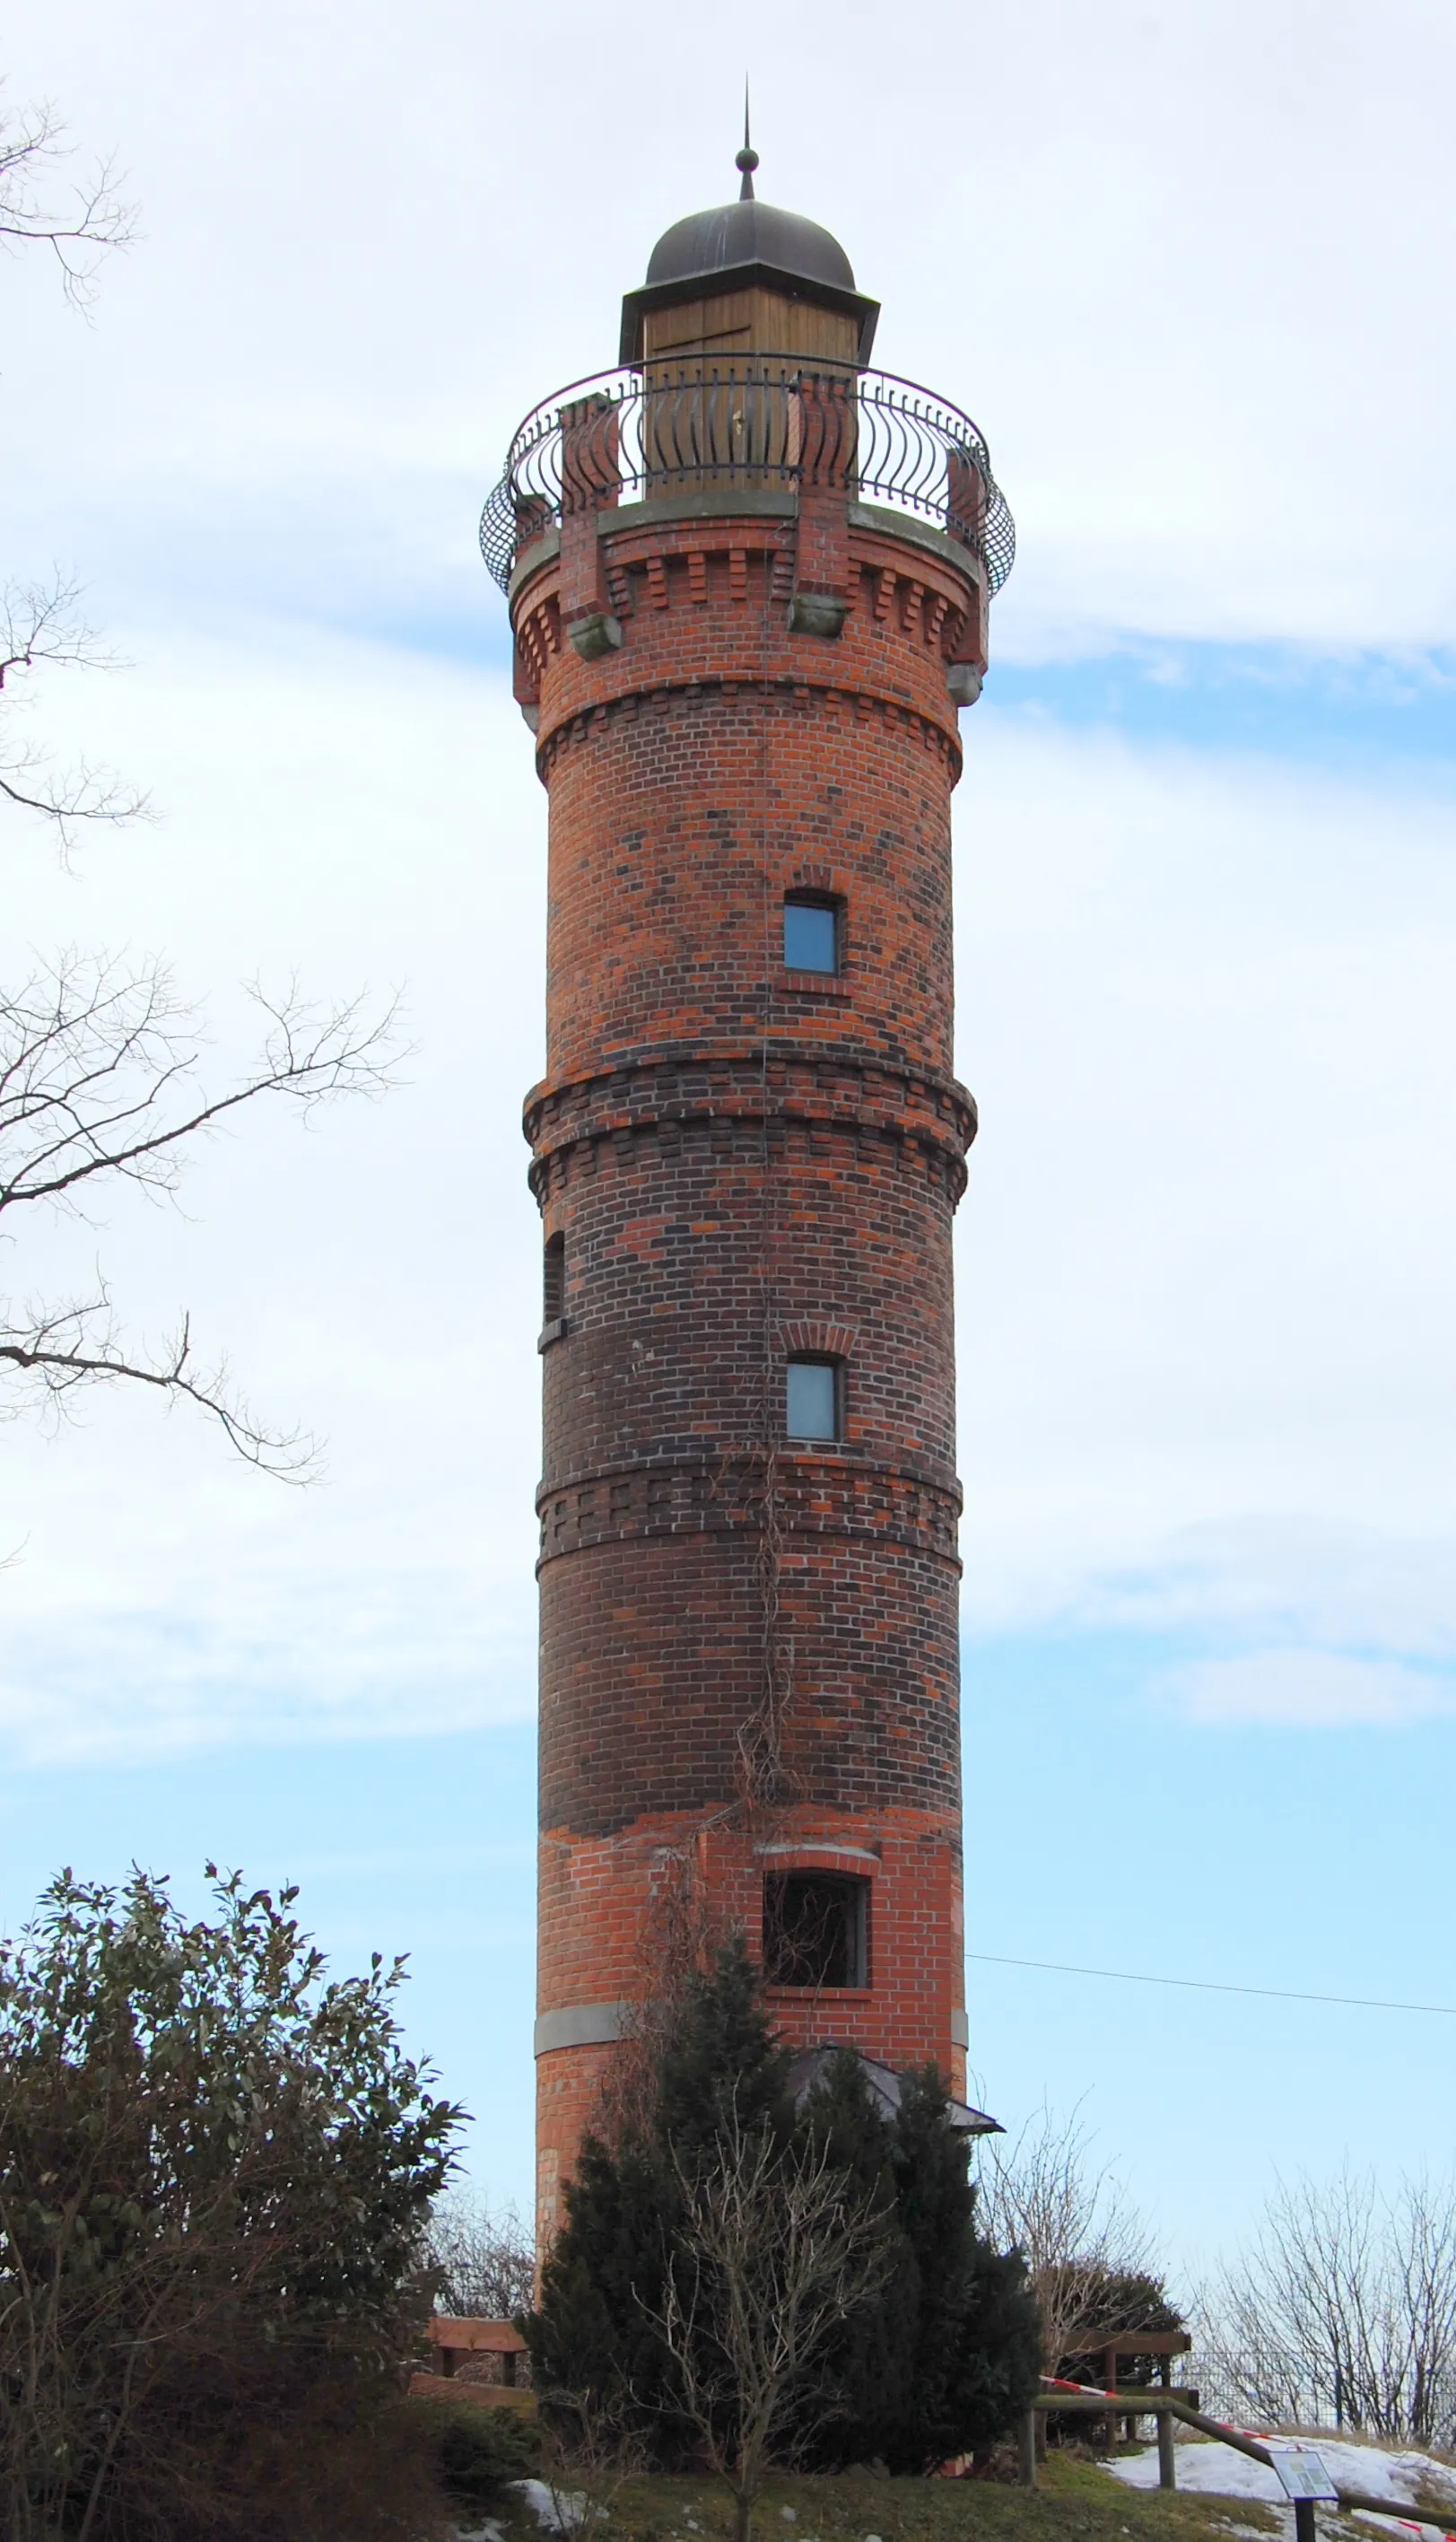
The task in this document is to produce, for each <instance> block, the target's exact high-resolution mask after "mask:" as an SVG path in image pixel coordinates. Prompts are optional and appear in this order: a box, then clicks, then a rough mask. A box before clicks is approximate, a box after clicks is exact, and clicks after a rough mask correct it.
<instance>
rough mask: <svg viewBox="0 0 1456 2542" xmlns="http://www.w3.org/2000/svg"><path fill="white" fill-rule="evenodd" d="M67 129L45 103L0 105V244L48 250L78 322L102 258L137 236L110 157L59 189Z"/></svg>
mask: <svg viewBox="0 0 1456 2542" xmlns="http://www.w3.org/2000/svg"><path fill="white" fill-rule="evenodd" d="M66 130H67V127H66V125H65V123H64V122H63V121H62V120H61V117H60V116H59V114H58V113H57V112H56V110H55V108H54V107H53V106H51V105H49V104H48V103H47V102H45V101H41V102H40V103H39V104H38V105H36V106H28V107H23V108H21V109H20V110H19V111H18V112H17V111H16V110H15V109H13V108H4V107H0V241H3V242H4V243H5V244H6V245H7V246H8V247H9V248H10V249H11V250H12V252H13V253H18V252H19V251H20V249H21V248H23V247H48V248H49V249H50V251H51V254H52V255H53V256H54V257H55V259H56V262H57V263H58V264H59V266H60V270H61V288H62V289H63V291H64V292H65V295H66V298H67V300H68V301H69V302H70V304H71V307H72V308H73V309H76V310H79V311H80V312H81V313H82V315H83V316H84V315H85V313H86V312H87V310H89V308H90V306H91V303H92V301H93V300H94V299H95V297H96V275H97V270H98V268H99V266H100V264H101V262H102V260H103V258H104V257H106V256H109V254H110V253H111V251H112V250H113V249H115V248H124V247H129V246H130V245H131V242H132V240H133V239H134V238H135V236H136V206H135V204H134V203H128V202H126V201H124V200H123V198H122V194H121V190H120V189H121V186H122V184H123V183H124V180H123V179H122V178H121V177H120V176H119V175H118V172H117V169H116V165H115V162H114V160H111V159H103V160H99V161H98V162H97V164H96V166H95V168H94V169H93V170H92V172H91V174H90V176H89V177H88V178H87V179H86V180H85V182H84V183H83V184H81V185H72V186H70V187H64V188H61V187H60V185H59V180H58V176H57V172H58V170H59V169H60V168H61V167H62V165H63V164H64V162H65V161H66V160H68V159H72V158H74V157H75V150H74V147H73V145H72V144H71V143H70V142H68V141H67V139H66Z"/></svg>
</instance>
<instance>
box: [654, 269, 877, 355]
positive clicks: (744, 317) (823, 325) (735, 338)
mask: <svg viewBox="0 0 1456 2542" xmlns="http://www.w3.org/2000/svg"><path fill="white" fill-rule="evenodd" d="M858 342H859V327H858V323H857V321H856V320H855V319H853V318H849V317H845V316H844V315H843V313H842V312H841V311H839V310H837V309H821V308H820V307H819V306H818V305H817V303H815V302H814V301H812V300H795V299H790V298H789V297H788V295H787V294H786V293H785V292H781V291H768V290H765V289H764V288H763V287H762V286H757V287H756V288H755V289H753V290H752V291H722V292H719V293H717V294H716V295H715V296H710V297H706V298H703V299H701V300H681V301H679V302H677V303H676V304H675V306H674V307H673V308H671V309H648V310H644V312H643V315H642V351H643V355H644V358H646V359H647V360H649V361H650V360H651V359H652V358H653V357H654V356H655V357H656V358H657V359H658V360H661V359H663V358H664V357H665V356H666V357H671V356H672V355H673V354H677V353H706V352H714V353H717V352H722V353H733V352H744V353H800V354H802V355H803V356H804V357H805V358H806V359H818V360H821V361H834V362H852V361H853V359H854V355H855V348H856V346H857V344H858Z"/></svg>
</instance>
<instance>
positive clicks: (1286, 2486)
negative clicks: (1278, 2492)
mask: <svg viewBox="0 0 1456 2542" xmlns="http://www.w3.org/2000/svg"><path fill="white" fill-rule="evenodd" d="M1269 2450H1270V2452H1271V2453H1272V2454H1273V2456H1274V2470H1275V2471H1276V2472H1277V2473H1278V2476H1279V2486H1280V2488H1281V2489H1282V2490H1283V2493H1284V2496H1285V2497H1286V2498H1294V2499H1299V2498H1308V2499H1319V2500H1327V2501H1328V2502H1329V2504H1330V2505H1332V2506H1333V2505H1336V2503H1337V2502H1338V2500H1339V2496H1340V2492H1339V2491H1338V2489H1337V2488H1336V2486H1335V2483H1334V2482H1333V2480H1332V2479H1331V2478H1330V2474H1329V2472H1328V2471H1327V2469H1326V2467H1325V2461H1324V2457H1323V2455H1321V2454H1318V2453H1316V2451H1315V2449H1314V2446H1313V2445H1271V2446H1270V2449H1269Z"/></svg>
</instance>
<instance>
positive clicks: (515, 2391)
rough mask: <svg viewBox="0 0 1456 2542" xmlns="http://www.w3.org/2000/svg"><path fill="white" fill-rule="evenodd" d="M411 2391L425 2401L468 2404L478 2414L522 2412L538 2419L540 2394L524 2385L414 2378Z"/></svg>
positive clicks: (437, 2376) (440, 2377)
mask: <svg viewBox="0 0 1456 2542" xmlns="http://www.w3.org/2000/svg"><path fill="white" fill-rule="evenodd" d="M409 2389H410V2391H411V2392H412V2393H413V2394H414V2395H415V2396H416V2398H417V2399H419V2400H422V2401H468V2402H469V2403H470V2404H471V2406H472V2408H473V2409H476V2410H519V2412H520V2414H521V2416H522V2418H524V2419H534V2418H535V2416H536V2394H535V2393H534V2392H529V2391H528V2390H527V2389H526V2387H525V2385H524V2384H512V2383H467V2382H464V2381H463V2380H462V2379H461V2377H460V2375H458V2374H411V2375H410V2377H409Z"/></svg>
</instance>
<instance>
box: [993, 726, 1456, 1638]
mask: <svg viewBox="0 0 1456 2542" xmlns="http://www.w3.org/2000/svg"><path fill="white" fill-rule="evenodd" d="M968 744H969V749H968V768H967V776H966V779H965V781H964V783H963V785H962V789H961V797H960V800H959V804H958V812H957V820H958V838H959V878H958V912H957V929H958V941H959V948H960V960H959V1005H958V1011H959V1047H960V1065H961V1070H962V1073H963V1074H964V1075H965V1077H966V1078H967V1080H968V1081H969V1083H970V1084H971V1085H972V1086H973V1088H974V1089H975V1091H976V1093H977V1095H978V1096H979V1098H980V1101H981V1107H982V1130H981V1136H980V1138H979V1140H978V1142H977V1146H976V1148H975V1150H974V1151H973V1155H972V1170H971V1185H970V1189H969V1191H968V1194H967V1197H966V1199H965V1201H964V1202H963V1203H962V1207H961V1213H960V1222H959V1234H958V1245H959V1253H958V1267H959V1283H958V1317H959V1357H960V1367H961V1394H962V1424H961V1458H962V1468H963V1471H964V1473H965V1476H966V1480H967V1490H968V1500H967V1519H966V1527H965V1532H964V1533H965V1552H966V1559H967V1587H966V1611H967V1616H968V1620H969V1621H970V1623H971V1625H972V1627H973V1628H974V1629H977V1630H982V1629H1001V1628H1004V1627H1006V1626H1008V1625H1011V1624H1024V1623H1026V1622H1028V1621H1031V1620H1047V1619H1051V1618H1056V1619H1057V1620H1058V1621H1062V1622H1065V1621H1067V1620H1089V1621H1094V1622H1100V1623H1108V1622H1114V1623H1116V1622H1132V1621H1137V1622H1141V1623H1144V1624H1151V1625H1154V1626H1156V1625H1158V1624H1160V1623H1162V1622H1166V1621H1169V1620H1183V1621H1188V1620H1196V1619H1198V1618H1202V1619H1208V1618H1210V1617H1212V1618H1218V1619H1219V1620H1221V1621H1226V1620H1227V1619H1228V1618H1229V1617H1230V1615H1231V1614H1233V1613H1235V1612H1237V1613H1240V1614H1242V1615H1243V1617H1244V1618H1245V1620H1246V1621H1247V1620H1249V1619H1250V1618H1252V1617H1257V1616H1260V1615H1262V1616H1263V1617H1264V1618H1265V1624H1266V1629H1269V1628H1271V1627H1273V1626H1275V1625H1277V1627H1278V1637H1279V1638H1283V1637H1284V1634H1285V1632H1286V1630H1292V1631H1293V1632H1295V1633H1296V1635H1297V1636H1298V1637H1301V1638H1302V1637H1304V1636H1306V1635H1308V1636H1309V1637H1311V1638H1318V1637H1319V1636H1320V1634H1321V1633H1322V1632H1323V1630H1324V1629H1325V1627H1326V1626H1327V1625H1331V1624H1333V1626H1334V1628H1335V1629H1336V1630H1337V1631H1338V1632H1339V1633H1341V1634H1347V1635H1348V1636H1349V1637H1350V1638H1351V1639H1352V1640H1353V1641H1355V1642H1356V1643H1364V1644H1369V1643H1371V1642H1374V1643H1375V1644H1377V1646H1381V1647H1392V1648H1395V1649H1405V1650H1412V1649H1419V1650H1437V1649H1442V1648H1448V1647H1453V1646H1456V1585H1453V1584H1456V1566H1453V1565H1452V1564H1451V1562H1450V1559H1449V1546H1450V1543H1451V1539H1452V1536H1453V1534H1456V1474H1453V1470H1452V1466H1451V1461H1450V1457H1449V1450H1448V1442H1449V1438H1450V1434H1451V1429H1452V1424H1453V1420H1456V1347H1453V1341H1452V1333H1451V1324H1450V1312H1449V1297H1450V1287H1451V1276H1452V1266H1453V1259H1456V1186H1453V1182H1452V1177H1451V1173H1450V1169H1449V1159H1450V1157H1451V1155H1452V1153H1453V1150H1456V1013H1453V1009H1452V1006H1451V1001H1450V997H1449V989H1448V983H1449V980H1450V977H1451V974H1452V968H1453V965H1456V854H1453V851H1452V846H1451V838H1452V825H1451V805H1450V800H1449V796H1448V795H1447V793H1446V792H1445V790H1444V788H1443V786H1442V787H1439V789H1438V790H1436V791H1433V792H1432V793H1431V794H1429V795H1427V796H1421V795H1420V794H1418V793H1416V792H1414V791H1413V790H1411V789H1410V788H1407V789H1405V790H1400V789H1396V788H1393V787H1389V786H1386V785H1380V784H1375V783H1371V784H1369V785H1365V786H1361V785H1356V784H1353V783H1347V784H1344V785H1337V784H1335V783H1334V782H1333V781H1327V780H1325V779H1323V778H1321V777H1318V776H1311V775H1308V774H1304V775H1301V774H1300V773H1299V772H1297V771H1289V770H1284V771H1281V770H1279V769H1278V768H1277V767H1275V766H1274V764H1273V763H1272V762H1256V761H1249V762H1243V763H1241V762H1239V761H1237V760H1233V759H1229V758H1226V757H1225V758H1221V759H1220V758H1217V757H1214V756H1213V755H1211V754H1210V755H1202V754H1198V753H1194V752H1187V751H1180V752H1174V751H1157V752H1154V751H1137V750H1133V749H1131V748H1128V747H1126V746H1124V745H1122V744H1119V743H1117V742H1114V741H1110V740H1107V739H1102V738H1098V737H1095V736H1094V737H1091V738H1081V739H1078V738H1072V737H1068V736H1066V735H1064V734H1057V733H1056V731H1052V730H1044V731H1041V732H1032V731H1028V730H1027V729H1025V728H1024V727H1020V726H1016V725H1012V726H1009V727H1008V726H1007V725H1005V724H1004V723H997V722H996V721H995V719H994V718H993V717H987V719H986V720H985V721H984V722H983V723H982V724H980V725H979V726H977V725H975V724H974V723H973V724H971V725H969V726H968Z"/></svg>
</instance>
